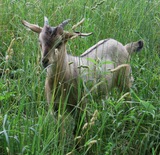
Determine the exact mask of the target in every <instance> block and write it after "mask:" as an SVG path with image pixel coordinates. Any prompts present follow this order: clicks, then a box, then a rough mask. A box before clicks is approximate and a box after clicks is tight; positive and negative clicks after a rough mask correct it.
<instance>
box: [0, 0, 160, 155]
mask: <svg viewBox="0 0 160 155" xmlns="http://www.w3.org/2000/svg"><path fill="white" fill-rule="evenodd" d="M44 16H47V17H48V19H49V22H50V25H52V26H57V25H58V24H59V23H61V22H62V21H64V20H66V19H71V21H70V23H69V24H68V25H67V26H66V27H65V30H67V31H72V30H71V28H72V26H73V25H74V24H76V23H77V22H79V21H80V20H81V19H83V18H85V21H84V23H83V24H82V25H81V26H79V27H77V29H76V31H80V32H93V34H92V35H91V36H88V37H85V38H83V37H79V38H76V39H74V40H70V41H69V42H68V45H67V49H68V52H69V53H70V54H72V55H75V56H79V55H80V54H82V53H83V52H84V51H85V50H86V49H88V48H89V47H91V46H92V45H94V44H95V43H97V42H98V41H100V40H102V39H105V38H114V39H116V40H118V41H120V42H121V43H123V44H124V45H125V44H126V43H129V42H132V41H137V40H140V39H141V40H143V41H144V48H143V49H142V51H141V52H139V53H134V54H133V55H132V58H131V66H132V74H133V77H134V83H133V86H132V88H131V97H132V100H131V101H126V100H125V97H124V96H125V94H123V93H122V94H119V93H118V92H117V89H114V90H113V91H112V92H111V93H110V95H109V97H108V99H106V100H103V104H102V101H99V100H97V96H96V99H95V96H90V95H89V94H87V95H86V94H84V96H83V97H84V98H85V97H87V106H86V108H85V109H84V113H83V118H82V119H84V120H85V116H86V115H87V114H89V120H88V122H90V124H91V125H88V126H87V127H86V128H84V130H83V133H82V134H81V136H83V139H84V144H83V146H82V148H81V150H80V152H78V151H76V150H75V146H74V144H75V140H74V138H73V135H72V131H73V128H74V119H73V118H72V117H71V115H70V114H69V113H67V112H66V111H65V110H64V111H63V112H61V111H59V115H58V118H57V120H55V119H54V117H53V115H52V114H51V111H52V105H50V106H48V104H47V101H46V99H45V95H44V83H45V76H46V70H45V69H44V68H43V67H42V65H41V53H40V47H39V43H38V35H37V34H36V33H33V32H32V31H30V30H29V29H27V28H26V27H24V26H23V25H22V23H21V21H22V20H27V21H28V22H30V23H34V24H38V25H40V26H43V23H44ZM66 102H67V101H66ZM104 105H105V106H104ZM62 115H64V116H65V117H64V118H65V120H63V119H61V118H62ZM93 117H94V118H93ZM93 119H94V122H92V120H93ZM62 121H65V130H64V131H60V128H61V126H62V124H63V123H62ZM82 121H83V120H80V125H83V124H81V123H82ZM62 133H63V136H62ZM78 136H79V135H77V138H78ZM159 153H160V1H159V0H153V1H151V0H139V1H137V0H127V1H126V0H120V1H117V0H115V1H112V0H102V1H101V0H90V1H89V0H87V1H85V0H81V1H79V0H69V1H67V0H62V1H58V0H54V1H53V0H46V1H44V0H25V1H22V0H1V1H0V155H64V154H67V155H70V154H76V155H78V154H81V155H87V154H90V155H115V154H116V155H127V154H131V155H158V154H159Z"/></svg>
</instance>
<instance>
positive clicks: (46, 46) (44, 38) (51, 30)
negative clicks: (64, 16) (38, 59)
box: [39, 26, 63, 56]
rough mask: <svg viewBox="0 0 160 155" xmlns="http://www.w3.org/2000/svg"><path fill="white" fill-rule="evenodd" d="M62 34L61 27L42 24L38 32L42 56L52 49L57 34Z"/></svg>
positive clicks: (57, 36)
mask: <svg viewBox="0 0 160 155" xmlns="http://www.w3.org/2000/svg"><path fill="white" fill-rule="evenodd" d="M62 34H63V29H62V28H61V27H50V26H44V27H43V29H42V32H41V34H40V38H39V40H40V46H42V52H43V56H46V55H47V53H48V52H49V51H50V50H51V49H52V47H53V46H54V44H55V43H56V41H57V40H58V38H59V36H60V35H62Z"/></svg>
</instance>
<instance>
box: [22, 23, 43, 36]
mask: <svg viewBox="0 0 160 155" xmlns="http://www.w3.org/2000/svg"><path fill="white" fill-rule="evenodd" d="M22 24H23V25H24V26H26V27H28V28H29V29H31V30H32V31H34V32H36V33H41V31H42V27H40V26H38V25H35V24H30V23H28V22H27V21H25V20H22Z"/></svg>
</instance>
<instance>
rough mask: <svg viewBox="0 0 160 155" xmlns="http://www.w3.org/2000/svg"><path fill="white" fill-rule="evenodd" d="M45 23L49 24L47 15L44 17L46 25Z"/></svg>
mask: <svg viewBox="0 0 160 155" xmlns="http://www.w3.org/2000/svg"><path fill="white" fill-rule="evenodd" d="M45 25H49V22H48V18H47V17H44V26H45Z"/></svg>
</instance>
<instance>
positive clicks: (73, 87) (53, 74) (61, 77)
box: [22, 17, 143, 111]
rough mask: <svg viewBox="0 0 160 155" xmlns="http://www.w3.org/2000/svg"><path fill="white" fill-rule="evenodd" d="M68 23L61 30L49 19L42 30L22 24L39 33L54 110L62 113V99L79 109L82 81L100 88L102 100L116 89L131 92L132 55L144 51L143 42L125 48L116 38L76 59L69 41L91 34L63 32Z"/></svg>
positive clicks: (68, 104)
mask: <svg viewBox="0 0 160 155" xmlns="http://www.w3.org/2000/svg"><path fill="white" fill-rule="evenodd" d="M68 22H69V20H66V21H64V22H62V23H61V24H59V25H58V26H57V27H50V26H49V23H48V19H47V18H46V17H45V20H44V26H43V28H42V27H39V26H38V25H34V24H30V23H28V22H27V21H22V23H23V24H24V25H25V26H27V27H28V28H30V29H31V30H32V31H34V32H36V33H38V34H39V42H40V46H41V50H42V65H43V66H44V67H45V68H46V69H47V77H46V81H45V92H46V97H47V101H48V103H51V102H52V103H54V110H55V111H57V110H58V108H59V103H60V99H62V101H63V102H64V100H65V99H67V105H66V106H67V107H66V108H67V110H69V111H73V110H74V108H75V107H78V104H79V103H78V102H80V100H81V99H80V98H79V95H78V94H79V88H78V87H79V81H80V80H81V81H82V82H84V83H86V85H87V83H90V84H92V83H93V85H94V86H93V85H92V86H93V87H91V88H94V89H95V88H97V91H98V93H99V94H100V96H101V97H106V96H107V95H108V93H109V92H110V91H111V89H112V88H114V87H118V88H119V89H120V91H122V90H123V91H129V89H130V87H131V84H132V81H133V77H132V76H131V67H130V65H129V62H130V55H131V54H132V53H133V52H136V51H140V50H141V49H142V48H143V42H142V41H137V42H132V43H129V44H127V45H125V46H123V45H122V44H121V43H120V42H118V41H116V40H114V39H105V40H101V41H99V42H98V43H97V44H96V45H94V46H92V47H91V48H89V49H88V50H87V51H85V52H84V53H83V54H82V55H81V56H79V57H75V56H72V55H69V54H68V53H67V48H66V43H67V41H68V40H69V39H71V38H73V37H77V36H88V35H90V34H91V33H88V34H85V33H76V32H72V33H70V32H66V31H64V30H63V29H64V27H65V25H66V24H67V23H68ZM89 91H91V89H90V90H89ZM93 92H94V90H93ZM62 104H63V103H62ZM62 106H63V105H62Z"/></svg>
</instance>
